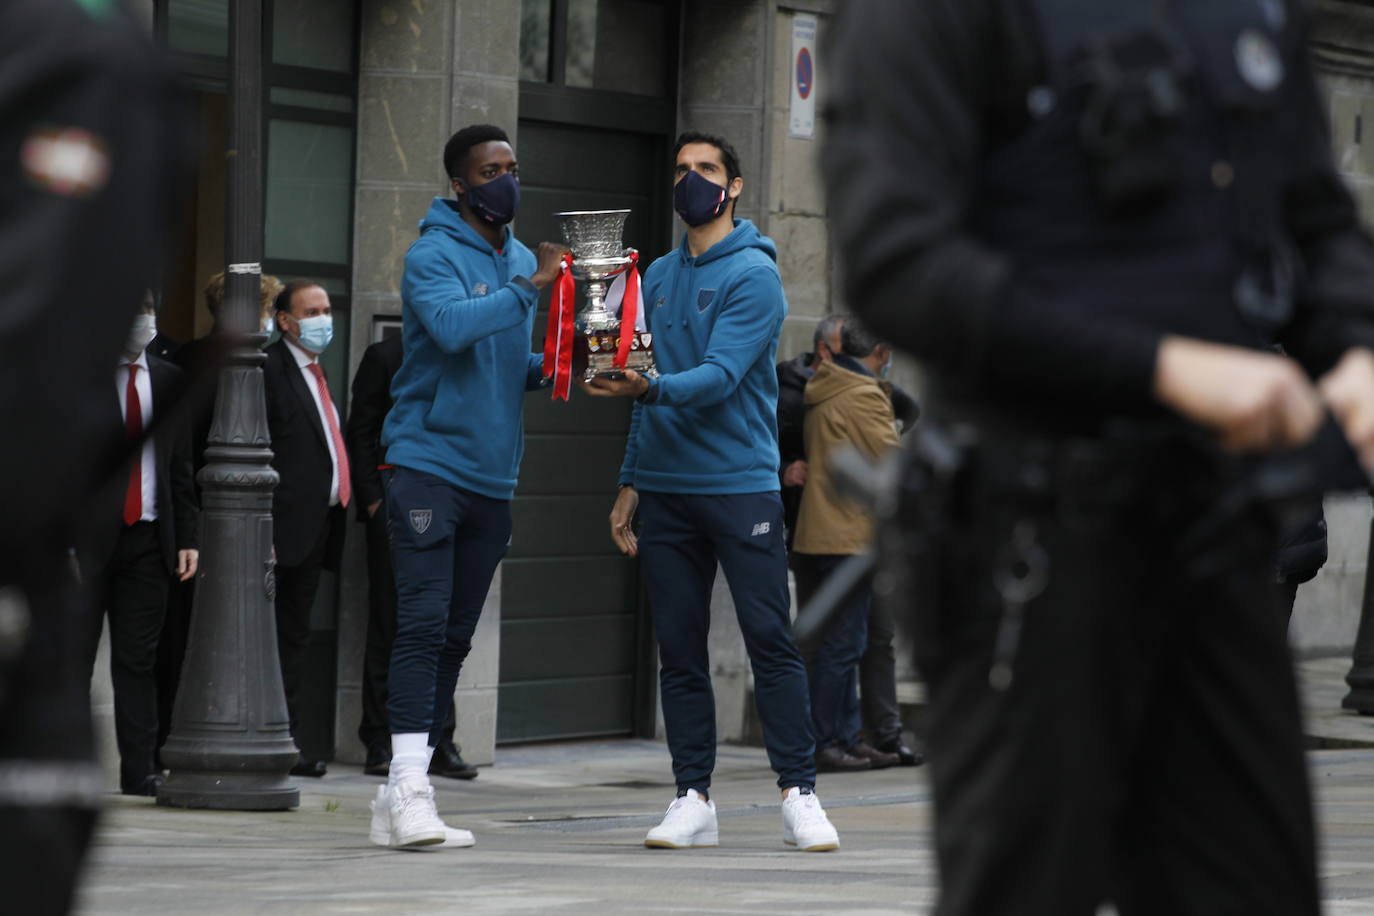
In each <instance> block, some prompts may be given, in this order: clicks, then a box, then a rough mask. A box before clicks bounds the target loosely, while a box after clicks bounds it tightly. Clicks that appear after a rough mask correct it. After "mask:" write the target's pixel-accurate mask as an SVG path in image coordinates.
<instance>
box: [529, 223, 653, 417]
mask: <svg viewBox="0 0 1374 916" xmlns="http://www.w3.org/2000/svg"><path fill="white" fill-rule="evenodd" d="M629 213H630V211H629V210H577V211H569V212H565V213H558V214H556V215H557V216H558V219H559V222H560V223H561V224H562V228H563V238H564V241H566V242H567V244H568V248H569V249H571V251H572V253H571V255H567V256H564V258H563V263H562V267H561V272H560V275H559V277H558V278H557V280H556V281H555V285H554V293H553V299H552V301H551V302H550V305H549V325H548V331H547V332H546V335H545V338H544V374H545V375H546V376H552V377H553V397H554V398H555V399H558V398H561V399H563V400H567V397H568V391H569V388H570V387H571V381H572V380H573V379H574V378H576V379H577V380H578V381H579V382H590V381H591V380H593V379H611V380H615V379H625V378H627V375H626V373H627V372H629V373H630V376H629V377H630V378H634V377H637V376H650V377H652V376H656V375H657V374H658V373H657V370H656V369H655V368H654V357H653V335H652V334H650V333H649V331H648V330H647V328H646V327H645V325H644V316H643V315H642V314H641V313H640V309H639V305H640V303H639V252H637V251H635V250H634V249H633V248H625V247H624V246H623V244H622V242H621V237H622V235H623V233H624V228H625V218H626V217H627V216H628V215H629ZM622 273H623V274H625V290H624V292H625V294H624V296H623V298H622V300H621V308H620V314H619V315H618V316H617V315H615V314H612V312H611V311H610V310H609V309H607V308H606V291H607V288H608V286H609V285H610V281H611V280H612V279H613V278H614V277H615V276H617V275H618V274H622ZM574 277H576V278H577V279H579V280H584V281H586V284H587V307H586V308H585V309H583V311H582V312H581V313H580V314H578V315H577V316H576V318H574V316H573V297H574V285H573V278H574Z"/></svg>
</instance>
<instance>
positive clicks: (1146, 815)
mask: <svg viewBox="0 0 1374 916" xmlns="http://www.w3.org/2000/svg"><path fill="white" fill-rule="evenodd" d="M993 451H994V450H992V449H989V450H988V452H989V454H988V455H986V456H984V455H983V453H981V452H980V453H978V455H976V456H975V458H974V465H973V470H966V471H965V472H964V475H963V476H962V477H961V478H959V479H957V480H956V481H955V482H954V483H952V484H950V485H948V486H947V487H942V488H939V489H937V490H935V491H931V492H929V493H927V494H926V495H925V496H924V497H923V500H924V501H925V502H926V503H928V504H929V505H940V504H948V505H951V506H955V507H958V509H957V510H955V511H949V512H947V513H943V515H944V518H943V520H942V521H939V522H929V521H928V522H925V523H923V524H922V525H920V526H918V531H920V532H921V533H920V534H919V535H918V536H913V538H912V541H911V543H913V544H916V545H919V547H918V549H917V550H916V552H915V553H914V554H913V556H912V563H913V567H914V569H913V576H912V582H914V583H915V587H916V588H915V593H914V595H912V596H910V597H909V598H908V600H909V601H910V602H911V603H910V613H911V614H912V618H913V621H914V623H915V627H916V628H915V632H914V634H913V635H914V637H915V650H916V657H917V662H918V665H919V666H920V669H921V671H922V674H923V675H924V677H925V680H926V683H927V685H928V688H929V691H930V706H929V710H928V723H929V728H928V733H927V740H928V747H929V750H930V760H931V763H930V775H931V780H932V784H933V788H934V795H935V805H936V808H935V812H936V850H937V856H938V859H939V864H940V875H941V895H940V902H939V904H938V907H937V910H936V912H937V913H939V914H941V916H955V914H959V916H999V914H1017V916H1038V914H1046V916H1049V914H1053V916H1092V914H1094V913H1096V912H1097V909H1098V905H1099V903H1101V902H1103V901H1105V900H1113V901H1114V902H1115V905H1116V908H1117V910H1118V912H1120V913H1121V916H1156V914H1161V913H1168V914H1170V916H1194V914H1196V916H1203V914H1207V916H1216V914H1242V913H1282V914H1284V916H1304V914H1316V913H1317V912H1318V909H1319V905H1318V898H1317V882H1316V875H1315V853H1314V831H1313V824H1312V818H1311V802H1310V797H1309V789H1308V784H1307V775H1306V769H1305V764H1304V759H1303V753H1302V745H1301V731H1300V723H1299V707H1298V701H1297V694H1296V690H1295V686H1294V678H1293V671H1292V664H1291V659H1290V657H1289V654H1288V648H1287V642H1286V639H1285V635H1284V631H1283V627H1282V625H1281V623H1280V621H1281V615H1280V614H1279V612H1278V609H1277V606H1276V593H1275V589H1274V584H1273V567H1274V555H1275V549H1276V537H1275V533H1274V526H1273V525H1272V524H1271V523H1270V522H1269V521H1268V519H1267V518H1265V517H1264V516H1263V515H1262V514H1261V513H1259V512H1258V511H1251V512H1248V513H1245V514H1244V515H1243V516H1233V517H1232V518H1231V520H1230V521H1229V522H1228V523H1224V524H1222V525H1220V527H1217V528H1214V529H1213V530H1212V531H1211V533H1210V535H1207V536H1202V535H1198V532H1199V530H1200V529H1198V528H1197V526H1196V522H1197V521H1198V519H1199V518H1200V517H1202V516H1203V515H1204V513H1205V512H1206V510H1207V509H1208V508H1209V507H1211V506H1212V504H1213V500H1214V499H1215V496H1216V494H1218V493H1221V492H1223V491H1225V489H1226V488H1227V486H1228V485H1229V484H1230V483H1231V481H1230V480H1229V479H1227V478H1226V477H1225V475H1224V474H1222V473H1221V472H1217V471H1215V470H1211V471H1210V472H1209V467H1210V466H1209V465H1207V464H1206V463H1205V462H1190V461H1188V460H1187V458H1188V456H1187V455H1180V454H1174V453H1173V451H1172V450H1170V451H1168V452H1166V453H1164V454H1163V455H1157V456H1155V457H1156V459H1158V460H1156V461H1154V462H1152V463H1150V464H1141V465H1138V466H1134V467H1132V466H1126V467H1113V466H1110V465H1109V464H1108V465H1104V466H1101V467H1097V466H1089V465H1087V464H1083V463H1078V464H1074V465H1072V466H1069V465H1068V464H1067V463H1066V465H1065V467H1064V468H1056V467H1049V468H1046V469H1045V470H1046V473H1044V474H1041V475H1040V476H1039V477H1038V479H1040V480H1053V481H1062V480H1073V479H1077V480H1079V481H1080V482H1081V481H1083V480H1096V481H1097V482H1098V485H1099V488H1098V490H1097V491H1096V492H1093V491H1090V490H1088V488H1087V487H1086V485H1083V484H1081V483H1080V486H1083V487H1084V489H1083V491H1082V492H1077V491H1067V492H1066V491H1061V492H1056V493H1053V494H1050V495H1048V496H1047V495H1046V494H1045V493H1044V492H1043V491H1042V492H1041V493H1040V494H1039V495H1037V496H1035V497H1034V501H1027V502H1026V503H1024V504H1022V505H1018V499H1019V498H1020V497H1019V496H1018V494H1017V493H1016V490H1015V487H1016V486H1018V483H1017V481H1023V480H1029V479H1032V477H1033V476H1034V475H1032V474H1031V473H1030V472H1029V471H1028V470H1025V463H1024V462H1021V461H1020V460H1018V459H1015V458H1014V457H1007V458H1006V460H1007V461H1008V462H1010V463H1011V464H1013V465H1017V466H1019V467H1020V468H1021V471H1020V472H1012V471H1008V472H1007V473H1006V474H1005V475H1001V474H994V473H993V472H992V471H991V470H980V469H979V468H980V465H979V464H978V462H979V460H980V458H981V457H986V458H987V459H988V461H989V462H992V461H994V460H995V459H996V455H995V454H991V453H992V452H993ZM996 451H997V453H998V454H1001V455H1003V456H1012V455H1013V453H1012V452H1011V450H1010V449H1009V448H1005V447H1004V448H999V449H998V450H996ZM1180 451H1181V449H1180ZM1027 453H1029V451H1028V452H1027ZM982 467H983V468H985V469H986V468H988V467H990V465H983V466H982ZM1070 469H1072V470H1073V474H1072V475H1070V474H1068V473H1061V471H1068V470H1070ZM1133 476H1134V477H1135V478H1138V479H1141V480H1144V483H1143V484H1142V483H1139V482H1138V481H1132V477H1133ZM1018 531H1019V533H1020V535H1019V538H1018V537H1017V536H1014V532H1018ZM1194 535H1197V537H1194ZM1028 536H1029V538H1028ZM1028 539H1029V540H1030V541H1031V542H1032V543H1033V544H1034V545H1037V546H1038V547H1039V548H1040V549H1043V551H1044V552H1045V556H1046V557H1047V558H1048V580H1047V585H1046V587H1045V589H1044V591H1043V592H1042V593H1041V594H1040V595H1039V596H1038V597H1036V598H1034V599H1033V600H1031V601H1030V602H1029V603H1028V604H1027V605H1026V606H1025V608H1024V617H1023V625H1022V627H1021V629H1020V634H1019V639H1017V640H1015V641H1014V650H1013V651H1012V652H1010V653H1009V654H1008V655H1006V656H1005V657H1006V658H1008V659H1010V660H1011V662H1012V668H1011V672H1012V676H1011V680H1010V684H1009V686H1006V687H1005V689H1003V690H998V689H995V688H994V687H993V686H991V685H990V672H991V671H992V668H993V665H994V661H995V655H994V645H995V644H996V642H997V633H998V632H999V628H1000V627H1001V626H1002V624H1003V622H1004V619H1005V605H1004V601H1003V598H1002V596H1001V594H1000V593H999V591H998V589H997V586H995V584H994V583H995V582H996V581H998V579H999V573H1000V574H1005V573H1007V571H1008V569H1012V568H1014V567H1009V566H1007V564H1008V563H1009V562H1010V559H1009V558H1010V557H1012V555H1013V554H1018V553H1020V554H1021V555H1031V554H1029V553H1024V552H1022V551H1021V550H1020V548H1016V549H1012V548H1011V547H1009V545H1013V544H1015V543H1017V542H1018V541H1020V542H1021V543H1022V544H1024V543H1025V542H1026V541H1027V540H1028ZM1190 539H1192V540H1191V541H1190ZM1185 543H1187V544H1188V547H1187V549H1186V550H1185V549H1184V548H1182V547H1181V546H1180V545H1182V544H1185ZM1004 581H1005V580H1004Z"/></svg>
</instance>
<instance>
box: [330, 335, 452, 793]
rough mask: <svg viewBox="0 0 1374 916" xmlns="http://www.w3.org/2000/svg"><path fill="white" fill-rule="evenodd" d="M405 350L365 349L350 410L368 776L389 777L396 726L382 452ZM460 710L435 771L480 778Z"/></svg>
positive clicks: (394, 341)
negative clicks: (459, 729) (465, 742)
mask: <svg viewBox="0 0 1374 916" xmlns="http://www.w3.org/2000/svg"><path fill="white" fill-rule="evenodd" d="M404 355H405V349H404V347H403V346H402V343H401V335H400V334H396V335H394V336H391V337H388V338H386V339H385V340H381V341H378V342H377V343H374V344H372V345H371V346H370V347H368V348H367V349H366V350H364V351H363V359H362V362H361V363H359V364H358V371H357V374H355V375H354V376H353V399H352V403H351V404H350V406H349V411H348V428H347V429H346V431H345V435H346V436H347V438H348V457H349V466H350V467H351V469H352V471H353V492H354V493H355V494H356V499H355V501H356V503H357V505H358V521H360V522H362V523H363V524H364V525H366V526H367V527H366V532H367V607H368V613H367V648H366V651H365V654H364V656H363V718H362V722H361V724H359V726H358V738H359V739H360V740H361V741H362V742H363V746H364V747H366V748H367V760H366V762H365V763H364V765H363V772H364V773H367V774H369V775H371V776H386V775H387V773H388V771H389V769H390V766H391V728H390V725H389V723H388V722H387V716H386V695H387V688H386V682H387V671H388V670H389V669H390V667H391V644H392V642H393V641H394V640H395V639H396V576H395V573H394V571H393V570H392V568H391V540H390V538H389V537H388V536H387V530H386V513H385V512H383V511H381V510H382V500H383V498H384V496H385V492H384V490H383V486H384V484H383V478H382V474H381V471H382V469H383V468H385V467H387V463H386V449H384V448H383V447H382V423H383V422H384V421H385V420H386V415H387V411H389V410H391V405H392V403H393V400H392V397H391V379H392V376H394V375H395V374H396V370H397V369H399V368H401V359H402V358H403V357H404ZM454 723H455V720H454V711H453V708H452V707H450V708H449V714H448V721H447V722H445V723H444V730H443V736H442V739H441V740H440V741H439V744H438V746H437V747H435V748H434V757H433V758H432V759H431V760H430V762H429V772H430V773H431V774H432V775H436V776H448V777H450V778H452V779H474V778H476V776H477V769H476V767H472V766H469V765H468V763H467V762H466V761H464V760H463V755H462V753H461V751H459V749H458V745H457V744H456V743H455V742H454V740H453V730H454Z"/></svg>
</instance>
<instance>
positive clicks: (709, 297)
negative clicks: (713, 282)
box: [697, 289, 716, 312]
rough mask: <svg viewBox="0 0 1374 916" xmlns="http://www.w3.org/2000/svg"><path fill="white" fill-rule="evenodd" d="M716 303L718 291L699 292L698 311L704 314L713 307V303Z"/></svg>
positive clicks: (701, 290) (706, 290)
mask: <svg viewBox="0 0 1374 916" xmlns="http://www.w3.org/2000/svg"><path fill="white" fill-rule="evenodd" d="M715 301H716V291H715V290H713V289H700V290H697V311H698V312H704V311H706V310H707V309H709V308H710V307H711V303H712V302H715Z"/></svg>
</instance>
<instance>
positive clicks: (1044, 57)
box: [824, 0, 1374, 916]
mask: <svg viewBox="0 0 1374 916" xmlns="http://www.w3.org/2000/svg"><path fill="white" fill-rule="evenodd" d="M1306 26H1307V23H1306V21H1305V19H1304V17H1303V14H1302V13H1301V11H1300V9H1299V7H1298V5H1297V4H1295V3H1289V2H1284V0H1264V2H1254V0H1217V2H1211V3H1164V4H1159V3H1149V2H1144V0H1140V2H1124V0H1122V2H1104V0H1030V2H1025V3H1020V2H1003V0H928V2H923V3H910V2H907V0H855V2H853V3H850V4H847V5H846V6H845V7H844V8H843V12H842V14H841V16H840V17H839V22H838V23H837V24H836V27H835V29H834V31H833V32H832V39H833V40H832V44H831V46H830V48H829V51H830V57H829V60H830V62H831V69H830V71H829V72H830V73H831V80H832V83H831V86H832V90H833V91H832V94H831V96H830V98H829V113H830V118H831V121H830V127H829V130H828V134H827V136H828V140H827V143H826V147H825V150H824V168H825V173H826V180H827V184H828V193H829V206H830V213H831V214H832V224H831V225H832V229H833V231H834V232H835V233H836V237H837V239H838V243H839V245H840V248H841V253H842V256H843V259H844V275H845V277H846V278H847V283H848V289H847V294H848V299H849V301H850V302H851V303H853V305H854V307H855V310H856V311H857V312H858V313H859V314H860V315H861V316H862V318H863V319H864V320H865V321H866V322H867V323H868V324H869V325H870V326H871V327H872V328H873V329H874V331H875V332H876V333H878V334H881V335H883V336H884V337H885V338H887V339H889V340H891V341H892V342H893V343H894V344H895V345H897V346H899V347H902V348H904V349H907V350H909V351H910V352H911V353H913V354H915V355H916V356H917V357H918V358H919V359H920V360H922V361H923V362H924V364H925V368H926V369H927V371H928V373H929V380H930V387H929V391H928V393H927V405H926V416H927V417H928V418H929V419H930V420H931V421H932V427H933V429H931V430H927V431H926V432H918V433H917V436H918V438H920V437H924V440H925V442H926V444H927V445H928V446H929V445H932V444H933V440H932V439H931V438H930V437H931V436H932V435H939V433H940V431H941V430H944V435H943V437H942V438H943V444H944V445H946V446H949V448H948V449H947V450H945V451H944V452H943V453H941V455H942V457H940V458H939V459H938V460H934V459H930V460H924V461H923V460H920V459H918V460H917V461H916V463H915V464H914V465H913V473H916V472H919V473H921V474H925V475H927V477H928V478H929V479H930V480H931V481H932V483H931V484H930V486H929V487H928V488H927V489H926V491H925V492H924V493H923V494H922V495H921V496H920V497H919V498H917V499H913V500H911V501H909V503H908V504H907V505H908V516H907V517H904V521H906V522H907V523H908V526H907V529H906V537H905V538H904V544H905V549H906V550H907V551H908V552H909V553H908V558H907V565H906V567H905V568H906V569H907V570H908V571H909V573H910V577H909V580H908V581H910V582H913V583H915V594H909V595H907V596H906V597H905V600H906V602H907V604H906V611H905V613H907V614H909V615H910V617H911V619H912V620H913V622H914V625H915V626H914V630H913V635H914V637H915V640H916V655H917V662H918V664H919V666H920V668H921V671H922V673H923V675H924V676H925V678H926V680H927V683H928V686H929V689H930V703H931V707H930V713H929V723H930V726H929V734H928V738H929V751H930V757H931V768H932V781H933V785H934V792H935V802H936V813H937V829H936V845H937V854H938V859H939V863H940V871H941V885H942V888H941V897H940V902H939V905H938V908H937V909H938V912H939V913H942V914H978V916H997V914H1007V913H1015V914H1040V913H1045V914H1055V916H1074V914H1093V913H1095V912H1096V911H1097V908H1098V905H1099V904H1100V903H1102V902H1104V901H1107V900H1112V901H1114V902H1115V904H1116V908H1117V910H1118V911H1119V912H1121V913H1122V914H1123V916H1126V914H1152V913H1169V914H1174V916H1187V914H1195V913H1196V914H1202V913H1208V914H1213V913H1284V914H1288V916H1297V914H1315V913H1317V912H1318V908H1319V904H1318V900H1317V882H1316V876H1315V864H1314V858H1315V856H1314V848H1313V847H1314V839H1313V825H1312V816H1311V802H1310V797H1309V791H1308V785H1307V780H1306V774H1305V772H1304V762H1303V756H1302V745H1301V739H1300V730H1299V712H1298V703H1297V699H1296V695H1295V690H1294V683H1293V675H1292V670H1291V664H1290V659H1289V656H1288V651H1287V646H1286V642H1285V638H1284V631H1283V628H1282V626H1281V625H1280V623H1279V621H1281V619H1282V617H1281V615H1280V614H1278V613H1275V610H1276V608H1275V602H1276V593H1275V589H1274V585H1273V579H1274V557H1275V556H1276V550H1277V546H1278V545H1277V536H1276V524H1275V522H1274V520H1273V519H1272V518H1271V513H1269V512H1268V511H1266V508H1265V506H1263V505H1261V504H1260V502H1259V501H1258V500H1254V499H1229V500H1228V499H1223V497H1227V496H1228V494H1243V493H1244V492H1245V490H1244V488H1245V487H1246V486H1248V485H1251V484H1253V483H1254V482H1255V481H1257V480H1259V479H1261V478H1260V475H1259V474H1258V473H1256V472H1257V471H1258V470H1262V469H1263V468H1266V467H1272V466H1274V464H1275V461H1276V460H1278V459H1281V458H1283V457H1287V456H1279V454H1278V453H1281V452H1283V451H1284V450H1288V449H1292V448H1295V447H1298V446H1302V445H1304V444H1305V443H1307V442H1309V440H1312V438H1313V436H1314V434H1315V433H1316V431H1317V430H1318V428H1319V426H1320V425H1321V423H1322V420H1323V411H1324V410H1329V411H1331V413H1332V414H1334V416H1335V418H1336V420H1337V421H1338V422H1339V424H1340V426H1341V428H1343V430H1344V433H1345V435H1346V436H1347V437H1348V439H1349V440H1350V443H1351V444H1352V445H1354V446H1355V447H1356V449H1357V450H1358V452H1359V455H1360V458H1361V460H1362V462H1363V464H1364V466H1365V467H1366V468H1368V467H1369V466H1370V465H1371V463H1374V354H1372V353H1371V351H1370V350H1369V349H1368V347H1369V345H1370V344H1371V343H1374V321H1371V319H1372V318H1374V311H1371V308H1370V306H1371V301H1370V300H1371V297H1372V296H1374V249H1371V245H1370V243H1369V241H1368V239H1367V238H1366V236H1365V235H1364V233H1363V232H1362V231H1361V230H1360V228H1359V225H1358V223H1357V220H1356V214H1355V208H1354V205H1353V203H1352V201H1351V198H1350V196H1349V194H1348V193H1347V192H1346V190H1345V189H1344V188H1343V187H1342V185H1341V183H1340V181H1339V179H1338V177H1337V176H1336V174H1335V172H1334V171H1333V169H1332V166H1331V164H1330V159H1331V150H1330V147H1329V143H1328V139H1327V133H1326V127H1325V124H1324V123H1323V118H1322V112H1321V108H1320V104H1319V99H1318V95H1317V92H1316V87H1315V86H1314V83H1313V76H1312V72H1311V69H1310V66H1309V62H1308V60H1307V53H1306V45H1305V38H1306ZM1274 340H1277V341H1279V342H1281V343H1282V344H1283V346H1284V349H1285V351H1286V352H1287V353H1288V354H1291V358H1290V357H1284V356H1280V355H1277V354H1274V353H1270V352H1265V349H1264V348H1266V347H1267V345H1268V344H1269V343H1270V342H1272V341H1274ZM1323 441H1326V440H1323ZM1336 441H1337V442H1339V436H1337V437H1336ZM936 451H938V449H937V450H930V449H927V451H926V452H925V453H924V454H926V455H928V456H930V455H935V453H936ZM950 456H953V458H952V459H950ZM1270 456H1275V457H1270ZM1350 463H1351V464H1352V465H1353V461H1352V462H1350ZM1355 476H1356V478H1358V477H1359V475H1358V474H1355ZM918 516H919V517H918Z"/></svg>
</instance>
